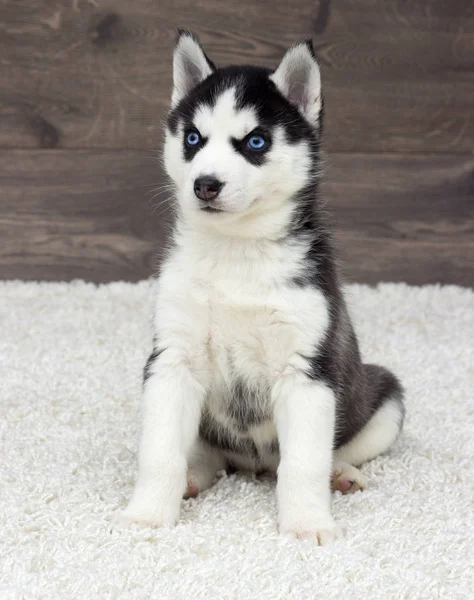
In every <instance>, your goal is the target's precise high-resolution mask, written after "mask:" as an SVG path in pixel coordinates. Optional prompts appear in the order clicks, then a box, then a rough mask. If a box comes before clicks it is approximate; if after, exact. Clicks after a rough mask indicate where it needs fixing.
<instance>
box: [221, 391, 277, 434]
mask: <svg viewBox="0 0 474 600" xmlns="http://www.w3.org/2000/svg"><path fill="white" fill-rule="evenodd" d="M268 393H269V392H268ZM224 406H225V411H226V414H227V415H228V416H229V417H230V418H231V419H232V420H233V421H234V423H235V425H236V427H238V428H239V429H240V431H247V430H248V428H249V427H252V426H255V425H262V424H263V423H264V422H265V421H266V420H268V419H269V418H270V417H271V415H269V414H265V413H264V412H263V411H262V409H261V408H259V406H260V402H258V399H257V393H256V392H255V391H254V390H252V389H251V388H249V387H248V386H247V385H246V384H245V383H244V382H243V381H241V380H237V382H236V383H235V384H234V385H233V387H232V388H231V389H230V390H229V392H228V394H226V395H225V396H224Z"/></svg>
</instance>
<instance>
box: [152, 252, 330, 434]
mask: <svg viewBox="0 0 474 600" xmlns="http://www.w3.org/2000/svg"><path fill="white" fill-rule="evenodd" d="M304 252H305V248H303V247H302V246H295V245H293V246H285V245H284V244H281V243H273V244H267V245H265V246H260V247H258V246H256V245H255V243H253V242H249V243H248V244H246V243H241V242H240V243H239V244H237V243H233V244H232V243H229V242H228V243H227V244H221V245H220V246H218V247H216V246H212V245H211V246H210V245H209V244H207V245H205V246H204V247H203V246H202V245H200V244H199V243H195V244H190V243H189V240H187V243H186V244H183V245H181V246H178V247H177V248H176V249H175V250H174V251H173V253H172V255H171V256H170V258H169V259H168V261H167V262H166V263H165V265H164V267H163V270H162V274H161V277H160V280H159V287H158V300H157V305H156V317H155V328H156V332H157V338H158V343H159V346H160V348H163V349H164V348H167V349H169V352H168V355H169V356H170V357H172V360H175V361H177V362H181V361H185V362H186V364H187V365H188V366H190V368H191V370H192V372H193V375H194V376H195V378H196V379H197V380H198V381H199V382H200V383H201V385H202V386H203V387H204V388H205V389H206V390H207V392H208V393H207V409H208V410H209V412H210V413H211V414H212V416H213V417H214V418H215V419H216V420H218V421H219V422H220V423H221V424H222V425H224V426H226V427H228V428H229V429H233V430H234V431H236V428H235V427H234V426H233V425H235V424H233V422H232V418H230V417H229V414H231V413H232V411H231V410H229V405H228V403H229V401H231V402H232V399H230V400H229V394H230V392H231V390H232V389H233V388H234V389H235V386H237V385H240V386H242V385H243V386H244V387H245V389H246V390H251V391H252V399H251V400H250V401H251V402H254V403H255V404H256V405H257V406H256V408H257V409H258V410H260V411H261V413H262V414H266V415H268V414H270V412H271V407H270V406H269V405H268V403H269V402H270V401H271V393H270V392H271V389H272V387H273V386H274V384H275V383H276V382H277V381H278V379H279V378H280V377H282V376H284V375H288V374H291V373H292V372H296V371H299V370H305V369H306V368H307V366H308V365H307V359H306V358H305V357H309V356H313V355H314V354H315V352H316V350H317V347H318V344H319V342H320V341H321V339H322V338H323V337H324V334H325V332H326V329H327V325H328V309H327V302H326V300H325V298H324V296H323V294H322V293H321V292H320V291H319V290H317V289H315V288H312V287H305V288H302V287H298V286H296V285H294V284H292V283H291V278H292V277H295V276H297V275H298V274H300V273H301V268H302V265H303V257H304ZM237 400H238V399H236V401H237ZM241 400H242V399H241ZM248 401H249V399H248V398H247V402H248ZM246 435H250V436H251V437H252V438H253V439H254V441H255V443H257V445H259V444H260V445H261V444H263V443H269V442H270V441H271V438H272V437H274V428H273V427H269V426H268V423H264V424H262V425H260V426H254V427H250V428H249V429H248V430H247V432H246ZM267 438H268V439H267Z"/></svg>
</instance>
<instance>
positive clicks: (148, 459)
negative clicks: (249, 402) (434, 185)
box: [124, 40, 339, 543]
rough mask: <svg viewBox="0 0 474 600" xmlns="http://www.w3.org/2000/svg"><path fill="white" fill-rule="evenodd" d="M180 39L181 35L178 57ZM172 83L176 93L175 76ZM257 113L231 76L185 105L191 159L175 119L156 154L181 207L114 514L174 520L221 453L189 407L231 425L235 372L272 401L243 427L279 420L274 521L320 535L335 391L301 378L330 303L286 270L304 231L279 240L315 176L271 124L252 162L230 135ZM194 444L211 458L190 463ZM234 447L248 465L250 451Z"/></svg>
mask: <svg viewBox="0 0 474 600" xmlns="http://www.w3.org/2000/svg"><path fill="white" fill-rule="evenodd" d="M189 43H191V42H190V41H189V40H186V44H189ZM183 44H184V42H183ZM183 52H184V49H183V47H179V48H178V51H177V54H175V63H176V60H178V64H179V61H181V60H182V53H183ZM200 52H202V51H200V50H199V51H198V53H197V54H198V59H197V61H198V62H199V60H200ZM176 56H177V57H178V58H176ZM188 60H189V56H186V58H185V60H184V63H186V61H188ZM200 64H201V67H202V68H203V72H205V68H204V64H203V63H202V61H201V63H200ZM175 71H176V64H175ZM178 73H179V69H178ZM181 83H182V82H181ZM176 85H178V90H177V91H176V92H175V95H174V97H175V98H176V97H177V96H178V95H179V94H181V93H182V89H183V85H184V84H183V85H181V84H179V81H177V80H176V81H175V86H176ZM256 125H257V119H256V116H255V114H254V112H253V111H252V110H250V109H246V110H238V109H237V108H236V90H235V89H227V90H225V91H223V93H222V94H221V95H220V96H219V97H218V98H217V99H216V102H215V104H214V106H213V107H212V108H210V107H202V108H201V109H200V110H198V112H197V114H196V115H195V122H194V126H195V127H196V128H198V130H199V131H200V133H201V134H202V135H203V136H205V137H206V138H207V143H206V145H205V146H204V147H203V148H202V149H201V150H200V151H199V152H198V153H197V154H196V156H195V157H194V158H193V160H192V161H190V162H186V161H185V160H184V157H183V152H182V145H183V136H184V131H183V130H182V127H180V128H178V131H177V134H176V135H172V134H171V133H170V132H167V137H166V144H165V165H166V169H167V172H168V174H169V176H170V177H171V179H172V180H173V182H174V184H175V186H176V190H177V199H178V201H179V204H180V209H181V210H180V218H179V221H178V224H177V227H176V231H175V239H174V246H173V249H172V251H171V254H170V255H169V257H168V259H167V260H166V261H165V263H164V265H163V268H162V272H161V275H160V280H159V286H158V298H157V303H156V312H155V331H156V335H157V340H158V343H159V347H160V348H161V349H163V348H164V349H165V350H164V352H163V353H162V354H161V355H160V357H159V358H158V360H157V361H156V362H155V364H154V366H153V368H152V372H151V376H150V379H149V380H148V381H147V383H146V386H145V391H144V399H143V401H144V428H143V433H142V443H141V447H140V458H139V477H138V483H137V486H136V489H135V492H134V495H133V497H132V500H131V502H130V505H129V507H128V509H127V510H126V511H125V515H124V517H125V519H126V520H134V521H139V522H145V523H148V524H149V523H153V524H156V525H163V524H165V525H166V524H172V523H173V522H175V521H176V519H177V518H178V512H179V505H180V502H179V500H180V497H181V495H182V494H183V493H184V492H185V489H186V486H188V491H189V490H190V489H191V488H192V487H193V486H194V485H204V486H207V485H209V484H210V482H211V481H212V477H213V475H214V473H213V471H215V469H216V468H218V467H219V466H220V462H219V459H218V457H217V458H216V456H215V455H213V453H212V452H210V453H209V450H208V449H206V448H205V447H203V446H202V445H199V444H197V445H195V444H196V437H197V431H198V424H199V415H200V411H201V408H202V403H203V402H206V403H207V404H206V407H207V410H208V411H209V412H211V414H212V415H213V417H214V418H215V419H216V420H217V421H220V422H221V423H223V424H225V425H226V426H227V427H229V428H230V430H231V431H234V430H235V428H234V430H233V429H232V423H231V421H230V417H229V416H228V414H227V413H226V411H225V410H224V406H223V404H222V402H223V393H222V392H223V391H224V390H225V389H227V388H229V387H232V385H233V383H234V381H233V379H234V377H236V374H237V376H238V377H239V378H240V379H241V380H244V381H245V382H246V384H248V385H249V386H250V387H251V388H252V389H255V390H257V393H256V395H255V400H254V401H255V402H256V403H260V404H261V406H260V407H261V408H262V410H263V411H265V412H266V413H270V414H272V413H274V420H273V421H268V422H265V423H264V424H263V425H261V426H255V427H253V428H252V429H251V430H250V435H251V437H252V439H253V441H254V442H255V444H256V445H257V447H258V448H263V447H264V445H265V444H266V443H267V444H268V443H269V442H271V441H272V440H273V439H274V438H275V435H276V433H278V438H279V440H280V444H281V448H282V457H281V464H280V467H279V483H278V499H279V506H280V509H279V510H280V524H281V529H282V531H284V532H293V533H294V534H296V535H307V534H310V535H314V536H316V537H318V540H319V542H320V543H325V542H327V541H329V540H330V539H332V538H333V537H336V536H337V535H338V533H339V530H338V529H337V527H336V525H335V523H334V521H333V520H332V517H331V513H330V484H329V475H330V470H331V461H332V443H333V431H334V411H335V399H334V395H333V393H332V392H331V391H330V390H329V389H328V388H327V387H325V386H324V385H322V384H315V383H314V382H311V381H310V380H309V378H308V376H307V375H306V374H305V373H306V372H307V371H308V368H309V365H308V364H307V360H306V359H305V358H304V357H305V356H312V355H313V354H314V350H315V349H316V348H317V347H318V345H319V344H320V342H321V340H322V339H323V337H324V335H325V333H326V331H327V327H328V323H329V315H328V306H327V302H326V299H325V297H324V295H323V294H322V292H321V291H319V290H317V289H315V288H310V287H308V288H298V287H295V286H292V285H291V283H290V279H291V278H292V277H297V276H300V275H303V274H304V268H305V256H306V254H307V251H308V246H307V243H306V242H305V240H304V239H303V240H299V241H295V240H287V241H285V242H282V241H281V238H282V236H283V235H284V233H285V231H286V229H287V226H288V224H289V221H290V219H291V218H292V211H293V210H294V205H293V204H292V203H291V202H289V201H288V200H289V198H290V197H291V196H292V195H293V194H294V193H295V192H296V191H298V190H299V189H301V188H302V187H303V186H304V185H305V184H306V183H307V182H308V181H309V178H310V177H311V176H312V174H311V173H310V164H311V160H310V156H309V148H308V146H307V144H306V143H304V142H302V143H300V144H288V143H286V141H285V139H284V135H283V131H281V130H278V129H277V130H276V131H274V137H273V140H272V147H271V149H270V150H269V152H268V153H267V160H266V162H265V164H264V165H261V166H254V165H252V164H250V163H249V162H248V161H247V160H246V159H245V158H244V157H243V156H241V155H240V154H239V153H238V152H237V151H236V150H235V149H234V148H233V146H232V143H231V139H232V138H236V139H243V138H244V137H245V136H246V135H247V134H248V133H249V132H250V131H252V129H254V128H255V127H256ZM203 175H213V176H216V177H217V178H218V179H219V180H220V181H222V182H224V184H225V185H224V188H223V190H222V192H221V193H220V194H219V202H220V204H219V207H220V208H222V209H223V210H224V211H225V213H224V214H217V215H213V214H209V213H206V212H203V211H201V210H200V209H199V206H198V203H197V201H196V198H195V195H194V192H193V183H194V180H195V179H196V178H197V177H199V176H203ZM230 357H231V358H230ZM260 388H261V389H262V393H259V392H258V390H259V389H260ZM264 391H270V393H264ZM265 403H266V404H270V405H269V406H267V405H265ZM234 435H235V436H238V435H239V432H238V431H237V430H235V431H234ZM193 446H194V450H193V452H191V448H192V447H193ZM203 456H204V457H206V456H207V458H210V459H211V461H212V467H209V468H208V467H205V468H204V469H201V470H200V469H199V466H198V463H199V459H200V458H201V459H202V458H203ZM228 458H229V457H228ZM234 458H235V457H234ZM187 459H189V472H188V478H187V479H186V461H187ZM239 460H240V461H241V462H243V463H245V464H246V465H248V466H249V467H250V468H251V467H252V460H251V459H249V460H246V459H245V458H244V459H243V460H242V458H240V459H239V458H238V459H237V464H239V463H238V461H239ZM263 461H264V463H265V462H266V464H264V465H263V466H264V467H266V468H269V469H275V468H276V466H277V465H276V464H275V457H274V456H273V457H272V456H270V455H269V456H268V457H267V459H265V457H263Z"/></svg>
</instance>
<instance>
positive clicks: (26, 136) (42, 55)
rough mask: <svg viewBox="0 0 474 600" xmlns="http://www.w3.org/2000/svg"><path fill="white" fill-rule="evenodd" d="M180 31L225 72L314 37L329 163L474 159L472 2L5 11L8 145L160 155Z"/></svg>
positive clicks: (210, 2)
mask: <svg viewBox="0 0 474 600" xmlns="http://www.w3.org/2000/svg"><path fill="white" fill-rule="evenodd" d="M178 26H180V27H187V28H190V29H193V30H195V31H196V32H198V33H199V34H200V36H201V39H202V41H203V43H204V45H205V47H206V50H207V51H208V52H209V54H210V55H211V57H212V58H213V59H215V60H216V61H217V62H218V63H219V64H228V63H231V62H253V63H255V62H257V63H261V64H263V65H266V66H275V65H276V64H277V62H278V60H279V58H280V57H281V55H282V53H283V51H284V49H285V48H286V47H287V46H288V45H290V44H291V43H293V42H294V41H296V40H298V39H301V38H303V37H308V36H310V35H312V36H313V39H314V43H315V47H316V50H317V54H318V56H319V58H320V62H321V67H322V71H323V77H324V85H325V98H326V113H327V126H326V131H327V145H326V146H327V149H328V150H330V151H332V152H336V151H337V152H346V151H363V152H372V151H373V152H379V151H384V152H386V151H397V152H401V153H404V154H407V153H412V152H444V153H447V152H457V153H466V152H467V153H472V152H473V150H474V144H473V139H474V102H473V98H474V3H473V2H468V1H466V0H449V1H447V0H413V1H411V2H407V1H406V0H337V1H333V2H330V1H329V0H292V1H291V3H289V2H288V0H259V1H258V2H256V1H255V0H240V1H239V2H234V1H233V0H206V1H205V2H200V3H199V5H198V6H196V5H195V4H194V3H192V2H189V0H159V1H156V0H134V1H133V2H131V1H130V0H58V1H56V2H52V1H51V0H35V2H26V1H24V2H18V1H17V0H2V1H1V2H0V65H1V68H0V146H3V147H8V148H28V147H29V148H35V147H42V148H55V147H63V148H83V147H85V148H87V147H96V148H99V147H104V148H105V147H107V148H155V147H156V146H157V144H158V140H159V138H160V132H161V121H162V118H163V116H164V113H165V111H166V108H167V105H168V99H169V95H170V85H171V52H172V46H173V41H174V36H175V29H176V27H178Z"/></svg>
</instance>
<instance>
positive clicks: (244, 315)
mask: <svg viewBox="0 0 474 600" xmlns="http://www.w3.org/2000/svg"><path fill="white" fill-rule="evenodd" d="M198 295H199V294H198ZM200 295H201V301H202V302H203V304H202V307H201V308H204V312H205V314H206V319H205V323H206V326H205V329H204V331H203V334H204V336H205V349H206V352H205V354H206V358H207V361H208V364H209V367H210V368H211V371H212V376H213V382H214V383H215V384H216V385H217V384H224V385H230V384H231V383H232V382H234V381H235V380H243V381H245V382H246V384H247V385H248V386H250V387H259V388H260V387H262V386H265V385H268V384H271V383H272V382H273V381H274V380H275V378H277V377H278V376H279V375H280V374H281V373H282V372H283V371H284V369H285V368H286V366H287V365H288V364H289V363H290V362H291V360H292V357H294V356H295V354H298V353H303V352H304V351H306V350H308V348H309V346H310V345H311V342H310V339H309V338H310V337H311V336H310V335H308V331H305V329H304V325H303V323H302V322H301V319H300V318H299V317H298V314H297V306H295V300H293V302H292V299H291V294H290V293H288V290H284V289H282V290H279V291H278V290H271V291H269V290H262V289H258V288H257V289H252V288H251V286H243V285H241V286H239V288H237V287H235V286H233V285H229V284H227V285H223V284H221V285H216V284H213V285H208V286H206V287H205V288H204V290H201V294H200ZM296 304H297V303H296Z"/></svg>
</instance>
